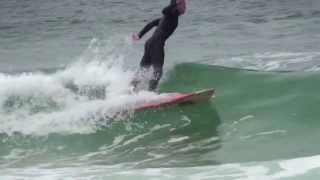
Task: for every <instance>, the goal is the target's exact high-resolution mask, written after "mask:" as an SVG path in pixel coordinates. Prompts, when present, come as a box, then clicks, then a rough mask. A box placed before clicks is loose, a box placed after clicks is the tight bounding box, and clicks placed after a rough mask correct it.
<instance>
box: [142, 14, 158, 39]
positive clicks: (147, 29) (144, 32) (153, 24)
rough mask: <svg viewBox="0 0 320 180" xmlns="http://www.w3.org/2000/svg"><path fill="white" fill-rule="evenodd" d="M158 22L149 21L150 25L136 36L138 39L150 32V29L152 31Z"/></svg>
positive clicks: (156, 20)
mask: <svg viewBox="0 0 320 180" xmlns="http://www.w3.org/2000/svg"><path fill="white" fill-rule="evenodd" d="M159 22H160V18H159V19H155V20H153V21H151V22H150V23H148V24H147V25H146V26H145V27H144V28H143V29H142V30H141V31H140V32H139V34H138V36H139V38H142V36H143V35H144V34H146V33H147V32H148V31H150V29H152V28H153V27H154V26H157V25H158V24H159Z"/></svg>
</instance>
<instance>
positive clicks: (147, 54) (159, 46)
mask: <svg viewBox="0 0 320 180" xmlns="http://www.w3.org/2000/svg"><path fill="white" fill-rule="evenodd" d="M162 14H163V16H162V17H161V18H159V19H155V20H153V21H151V22H150V23H148V24H147V25H146V26H145V27H144V28H143V29H142V30H141V31H140V33H139V34H138V36H139V38H141V37H142V36H143V35H144V34H145V33H147V32H148V31H149V30H150V29H152V28H153V27H154V26H157V29H156V30H155V32H154V33H153V35H152V36H151V37H150V39H148V40H147V41H146V43H145V50H144V55H143V57H142V60H141V62H140V67H142V68H149V67H150V66H152V67H153V71H154V72H153V78H152V79H151V80H150V82H149V90H154V89H156V88H157V86H158V83H159V80H160V78H161V76H162V67H163V63H164V45H165V41H166V40H167V39H168V38H169V37H170V35H171V34H172V33H173V32H174V31H175V29H176V28H177V26H178V19H179V11H178V9H177V5H176V0H171V3H170V5H169V6H167V7H165V8H164V9H163V10H162Z"/></svg>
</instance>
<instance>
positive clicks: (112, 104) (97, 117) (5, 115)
mask: <svg viewBox="0 0 320 180" xmlns="http://www.w3.org/2000/svg"><path fill="white" fill-rule="evenodd" d="M123 58H124V57H123V56H122V55H117V54H109V55H107V54H105V52H104V53H101V50H100V49H99V46H98V45H97V40H93V42H92V43H91V44H90V46H89V48H88V49H87V51H86V52H85V53H84V55H82V57H81V58H80V60H79V61H76V62H75V63H72V64H70V65H69V66H67V67H66V68H65V69H63V70H60V71H57V72H55V73H53V74H44V73H39V72H38V73H22V74H17V75H8V74H0V123H1V126H0V133H6V134H8V135H11V134H13V133H15V132H18V133H22V134H27V135H48V134H50V133H63V134H70V133H92V132H95V131H96V130H97V129H99V128H101V127H103V126H106V125H108V124H109V123H110V122H109V121H114V120H121V119H123V118H126V117H127V116H130V115H131V114H132V112H133V111H132V110H133V109H134V107H135V106H137V105H138V104H141V103H142V102H144V101H146V100H147V99H148V100H153V99H156V98H161V97H162V96H160V95H157V94H155V93H153V92H148V91H141V92H139V93H133V92H132V87H131V86H130V82H131V79H132V78H133V76H134V71H132V70H129V69H125V68H124V64H123Z"/></svg>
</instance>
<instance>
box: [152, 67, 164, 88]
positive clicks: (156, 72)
mask: <svg viewBox="0 0 320 180" xmlns="http://www.w3.org/2000/svg"><path fill="white" fill-rule="evenodd" d="M162 71H163V70H162V66H153V77H152V79H151V80H150V81H149V90H150V91H154V90H155V89H156V88H157V87H158V84H159V81H160V79H161V76H162Z"/></svg>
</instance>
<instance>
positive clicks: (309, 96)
mask: <svg viewBox="0 0 320 180" xmlns="http://www.w3.org/2000/svg"><path fill="white" fill-rule="evenodd" d="M318 80H319V76H318V73H317V72H299V73H297V72H258V71H248V70H240V69H231V68H225V67H218V66H211V65H204V64H194V63H184V64H178V65H176V66H175V67H174V68H173V69H172V70H171V71H169V72H168V73H167V75H166V78H165V80H164V81H163V82H162V84H161V86H160V91H161V92H176V91H178V92H190V91H196V90H199V89H204V88H215V90H216V95H215V97H214V98H212V99H210V100H209V101H208V102H202V103H199V104H192V105H185V106H178V107H174V108H166V109H161V110H154V111H146V112H141V113H134V114H127V115H125V118H121V119H117V118H115V119H112V120H111V122H110V121H108V122H107V121H106V119H105V118H101V117H100V118H96V119H92V118H90V116H89V117H88V116H84V117H83V118H85V119H86V122H87V121H93V123H90V125H91V126H92V127H88V128H92V129H94V130H93V131H92V132H90V133H80V132H79V133H76V132H75V133H73V132H71V133H66V132H59V131H56V132H51V133H50V132H48V133H47V134H45V135H36V134H34V133H30V134H26V133H24V132H23V131H21V132H19V131H15V132H13V133H11V134H8V133H5V130H4V129H2V133H1V139H0V140H1V141H0V147H1V148H0V165H1V167H2V170H1V174H3V175H2V177H3V178H8V179H23V175H27V176H28V177H29V176H30V177H32V176H34V175H36V174H38V173H39V172H42V173H41V175H40V176H39V177H38V178H49V177H52V173H53V174H54V175H55V176H54V177H56V178H58V179H59V178H61V179H64V178H63V177H68V178H71V179H72V178H76V177H81V178H83V179H92V178H93V179H96V178H99V179H109V178H115V179H126V178H128V177H127V176H129V175H130V177H136V178H137V179H141V178H145V179H149V178H150V176H152V177H158V178H160V179H179V178H182V177H183V178H189V177H191V176H193V175H195V174H196V173H195V172H216V173H212V174H210V176H209V177H211V178H209V179H216V177H215V175H217V174H219V173H222V175H221V178H222V177H224V178H222V179H238V178H240V177H242V178H244V179H250V178H253V179H254V178H258V177H259V176H258V175H270V177H269V178H266V179H272V178H271V177H272V176H276V175H277V173H279V167H278V166H280V165H279V164H281V162H282V161H284V160H288V161H289V162H291V161H293V162H292V163H293V164H294V165H295V166H299V163H301V162H297V163H296V162H295V159H297V158H306V159H305V160H304V161H303V162H304V163H306V164H308V163H311V162H309V161H310V157H313V156H315V157H317V155H318V153H319V151H320V147H319V146H318V145H317V143H316V142H317V139H318V137H319V133H318V128H317V126H318V124H319V123H318V117H319V112H318V107H317V104H318V102H319V98H318V97H317V93H318V87H317V85H316V83H314V82H317V81H318ZM48 116H50V114H49V115H48ZM49 119H50V118H49ZM39 120H42V121H45V119H39ZM1 122H2V124H6V123H7V124H8V123H10V119H6V118H3V117H2V118H1ZM101 122H103V123H101ZM75 123H82V121H77V122H75ZM93 124H95V125H94V126H93ZM72 125H73V126H71V127H73V128H79V125H75V124H72ZM24 128H26V129H28V128H29V127H27V126H26V127H24ZM52 128H54V126H53V127H52ZM38 130H40V129H38ZM70 131H71V128H70ZM312 159H314V158H311V160H312ZM270 163H271V165H270ZM278 163H279V164H278ZM230 164H231V165H235V164H237V165H239V166H240V167H242V166H244V167H247V166H253V167H256V166H257V167H259V166H263V167H264V166H266V167H265V168H270V170H269V171H270V172H269V171H268V173H266V174H265V173H264V171H262V172H261V173H260V174H259V173H258V175H257V174H253V175H251V174H250V173H249V174H241V173H240V174H239V173H238V175H237V173H236V175H233V176H231V177H229V175H230V174H234V173H235V172H237V171H240V170H239V167H238V166H235V167H233V166H231V167H229V165H230ZM311 164H312V163H311ZM275 167H278V168H275ZM319 167H320V166H317V165H315V166H312V167H311V168H309V169H307V171H311V170H314V169H317V168H319ZM30 168H31V169H30ZM90 168H93V169H90ZM180 168H181V169H180ZM208 168H209V169H212V171H211V170H210V171H208ZM219 168H221V170H219ZM301 168H303V167H301ZM32 169H35V170H34V171H33V170H32ZM240 169H241V168H240ZM280 169H281V168H280ZM79 170H80V171H81V173H75V172H77V171H79ZM149 171H151V172H153V173H151V174H152V175H150V174H149V173H148V172H149ZM193 171H195V172H194V173H192V172H193ZM217 171H218V172H219V173H217ZM106 172H107V173H106ZM289 172H291V171H289ZM166 173H168V174H171V176H172V178H169V177H171V176H169V175H168V177H167V176H164V174H166ZM172 173H173V174H174V175H172ZM190 173H191V174H190ZM183 174H188V175H183ZM300 174H302V175H305V174H304V173H300ZM287 176H288V177H291V175H290V173H289V175H287ZM287 176H283V177H284V179H285V178H286V177H287ZM308 176H311V177H317V175H313V174H312V173H309V174H308ZM200 177H201V178H200V179H203V178H204V179H205V177H207V176H206V175H203V176H200ZM228 177H229V178H228ZM266 177H268V176H266ZM281 177H282V176H280V178H276V179H282V178H281ZM297 177H299V176H297ZM31 179H33V178H31ZM191 179H194V178H191ZM240 179H241V178H240ZM298 179H299V178H298Z"/></svg>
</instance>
